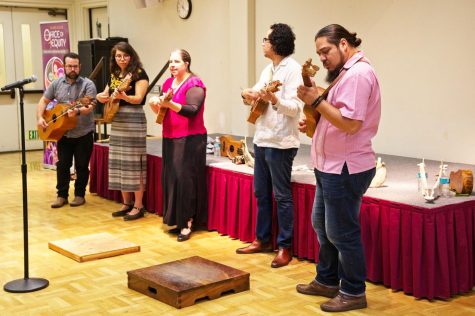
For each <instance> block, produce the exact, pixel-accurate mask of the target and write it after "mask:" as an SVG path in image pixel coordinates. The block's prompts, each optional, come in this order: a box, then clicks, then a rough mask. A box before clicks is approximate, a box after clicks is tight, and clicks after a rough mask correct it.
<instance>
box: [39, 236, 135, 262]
mask: <svg viewBox="0 0 475 316" xmlns="http://www.w3.org/2000/svg"><path fill="white" fill-rule="evenodd" d="M48 248H49V249H52V250H54V251H57V252H59V253H60V254H63V255H65V256H66V257H69V258H71V259H74V260H76V261H77V262H85V261H91V260H96V259H102V258H108V257H113V256H119V255H124V254H127V253H132V252H139V251H140V246H139V245H136V244H134V243H132V242H129V241H125V240H121V239H118V238H116V237H114V236H112V235H111V234H108V233H98V234H92V235H84V236H79V237H74V238H69V239H63V240H56V241H51V242H49V243H48Z"/></svg>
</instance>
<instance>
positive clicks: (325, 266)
mask: <svg viewBox="0 0 475 316" xmlns="http://www.w3.org/2000/svg"><path fill="white" fill-rule="evenodd" d="M375 172H376V169H375V168H373V169H370V170H368V171H364V172H361V173H356V174H349V173H348V168H347V166H346V164H345V165H344V167H343V170H342V173H341V174H331V173H325V172H320V171H318V170H315V177H316V178H317V188H316V192H315V201H314V204H313V210H312V225H313V228H314V230H315V232H316V233H317V236H318V242H319V243H320V252H319V254H318V265H317V277H316V280H317V282H319V283H321V284H324V285H329V286H338V285H339V286H340V291H341V292H343V293H344V294H349V295H354V296H358V295H362V294H364V293H365V288H366V286H365V280H366V264H365V257H364V250H363V244H362V242H361V230H360V221H359V215H360V206H361V198H362V196H363V194H364V193H365V192H366V190H367V189H368V187H369V185H370V183H371V180H372V179H373V177H374V174H375Z"/></svg>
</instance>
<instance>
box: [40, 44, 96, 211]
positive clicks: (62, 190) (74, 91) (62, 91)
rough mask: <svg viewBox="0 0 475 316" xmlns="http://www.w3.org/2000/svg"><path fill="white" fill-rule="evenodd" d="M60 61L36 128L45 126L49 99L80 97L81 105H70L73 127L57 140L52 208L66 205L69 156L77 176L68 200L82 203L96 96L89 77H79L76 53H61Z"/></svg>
mask: <svg viewBox="0 0 475 316" xmlns="http://www.w3.org/2000/svg"><path fill="white" fill-rule="evenodd" d="M63 64H64V70H65V75H64V76H63V77H61V78H59V79H57V80H55V81H53V82H52V83H51V84H50V85H49V86H48V88H47V89H46V91H45V92H44V94H43V96H42V97H41V99H40V101H39V102H38V107H37V120H38V122H37V124H38V128H46V127H47V126H48V122H46V121H45V119H44V117H43V114H44V112H45V109H46V107H47V105H48V104H49V103H50V102H52V101H54V102H55V103H60V104H71V105H73V104H77V101H78V100H79V99H81V98H83V99H81V101H82V102H81V105H82V106H81V105H78V106H77V107H71V109H69V110H68V112H67V115H68V116H69V117H74V116H77V125H76V127H74V128H73V129H71V130H68V131H66V133H65V134H64V135H63V137H62V138H61V139H60V140H59V141H58V162H57V164H56V189H57V198H56V201H54V202H53V203H52V204H51V207H52V208H58V207H62V206H64V205H66V204H68V195H69V182H70V180H71V176H70V169H71V166H72V163H73V158H74V164H75V169H76V176H77V177H76V181H75V183H74V200H73V201H71V203H70V205H71V206H80V205H83V204H84V203H85V202H86V200H85V199H84V196H85V194H86V186H87V182H88V180H89V159H90V158H91V153H92V147H93V143H94V135H93V133H94V114H93V103H92V102H95V101H93V100H95V98H96V93H97V92H96V86H95V85H94V83H93V82H92V81H91V80H90V79H88V78H83V77H80V76H79V72H80V69H81V64H80V59H79V55H78V54H76V53H67V54H65V55H64V57H63ZM85 97H86V98H85ZM88 100H89V101H88Z"/></svg>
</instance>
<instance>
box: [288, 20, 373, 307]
mask: <svg viewBox="0 0 475 316" xmlns="http://www.w3.org/2000/svg"><path fill="white" fill-rule="evenodd" d="M315 44H316V48H317V54H318V56H319V57H320V61H321V62H322V63H323V66H324V67H325V68H326V69H327V70H328V76H327V81H328V82H329V83H330V82H335V80H336V83H335V84H334V85H333V86H332V87H331V88H330V91H329V93H328V95H327V97H326V99H325V98H323V97H321V95H322V94H321V93H320V92H321V91H322V89H321V88H319V87H316V86H315V84H313V86H312V87H305V86H303V85H302V86H299V87H298V89H297V95H298V97H299V98H300V99H301V100H302V101H304V102H305V103H306V104H312V105H313V106H314V107H315V110H316V111H318V112H319V113H320V115H321V117H320V120H319V122H318V125H317V130H316V132H315V134H314V135H313V139H312V147H311V155H312V162H313V165H314V169H315V176H316V180H317V183H316V184H317V186H316V193H315V200H314V205H313V210H312V225H313V228H314V230H315V232H316V233H317V237H318V241H319V243H320V251H319V255H318V265H317V275H316V277H315V279H314V280H312V281H311V282H310V284H299V285H297V292H299V293H303V294H308V295H318V296H324V297H328V298H331V299H330V300H329V301H327V302H325V303H323V304H322V305H320V308H321V309H322V310H324V311H327V312H342V311H348V310H353V309H359V308H365V307H367V302H366V296H365V280H366V265H365V257H364V251H363V245H362V241H361V232H360V223H359V212H360V206H361V199H362V196H363V194H364V193H365V192H366V190H367V189H368V187H369V185H370V183H371V180H372V178H373V177H374V174H375V153H374V151H373V149H372V146H371V139H372V138H373V137H374V136H375V135H376V132H377V130H378V125H379V120H380V116H381V96H380V89H379V83H378V79H377V77H376V74H375V72H374V70H373V67H372V66H371V65H370V62H369V60H368V59H367V58H366V57H364V54H363V52H362V51H360V50H358V48H357V47H358V46H359V45H360V44H361V39H359V38H357V37H356V33H350V32H349V31H348V30H346V29H345V28H344V27H342V26H341V25H337V24H332V25H328V26H326V27H324V28H323V29H321V30H320V31H318V33H317V35H316V36H315ZM300 130H301V131H304V130H305V120H303V121H301V122H300Z"/></svg>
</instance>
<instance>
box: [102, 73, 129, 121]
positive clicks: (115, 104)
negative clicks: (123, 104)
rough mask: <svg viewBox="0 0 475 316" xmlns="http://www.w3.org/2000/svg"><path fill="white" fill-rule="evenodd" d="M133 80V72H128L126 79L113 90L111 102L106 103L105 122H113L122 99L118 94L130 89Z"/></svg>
mask: <svg viewBox="0 0 475 316" xmlns="http://www.w3.org/2000/svg"><path fill="white" fill-rule="evenodd" d="M131 82H132V74H131V73H128V74H127V75H126V76H125V77H124V79H122V81H121V82H120V84H119V86H118V87H117V88H116V89H115V90H114V92H112V95H111V96H110V99H109V102H107V103H106V104H104V123H110V122H112V119H113V118H114V115H115V114H116V113H117V111H119V103H120V99H117V95H118V94H119V93H120V92H124V91H126V90H128V89H129V86H130V83H131Z"/></svg>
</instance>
